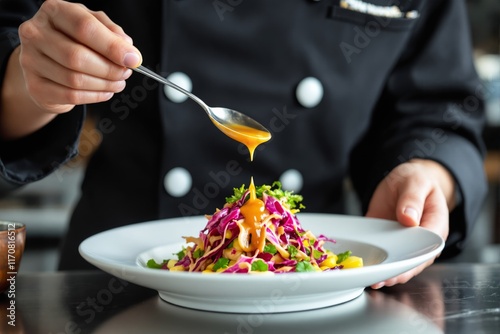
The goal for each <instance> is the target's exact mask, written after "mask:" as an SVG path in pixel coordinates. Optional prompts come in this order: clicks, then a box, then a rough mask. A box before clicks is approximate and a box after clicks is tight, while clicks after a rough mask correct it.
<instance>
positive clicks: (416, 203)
mask: <svg viewBox="0 0 500 334" xmlns="http://www.w3.org/2000/svg"><path fill="white" fill-rule="evenodd" d="M443 171H444V168H443V167H442V166H440V165H438V164H437V163H435V162H430V163H428V162H427V161H426V162H423V163H422V162H420V161H414V162H413V161H412V162H409V163H405V164H402V165H400V166H398V167H396V168H395V169H394V170H393V171H391V173H389V175H388V176H387V177H386V178H385V179H384V180H383V181H382V182H381V183H380V184H379V186H378V187H377V189H376V190H375V193H374V194H373V197H372V200H371V202H370V206H369V210H368V213H367V216H368V215H373V217H379V218H385V219H396V220H397V221H398V222H400V223H401V224H402V225H404V226H409V227H411V226H420V227H423V228H426V229H428V230H430V231H432V232H434V233H436V234H438V235H440V236H441V237H442V238H443V239H444V240H446V238H447V237H448V232H449V209H448V208H449V205H448V204H447V203H448V200H447V195H446V194H445V193H448V192H449V191H450V186H449V184H448V183H449V182H448V181H447V182H443V179H444V177H442V175H443ZM446 173H447V172H446ZM449 179H451V182H452V178H449ZM393 217H394V218H393ZM434 260H435V259H430V260H429V261H427V262H426V263H424V264H422V265H420V266H418V267H416V268H414V269H412V270H410V271H408V272H406V273H403V274H401V275H399V276H397V277H394V278H391V279H388V280H386V281H384V282H380V283H377V284H374V285H372V288H374V289H378V288H381V287H382V286H392V285H395V284H401V283H406V282H407V281H408V280H410V279H411V278H412V277H414V276H416V275H418V274H419V273H420V272H421V271H422V270H424V269H425V268H426V267H428V266H430V265H431V264H432V263H433V262H434Z"/></svg>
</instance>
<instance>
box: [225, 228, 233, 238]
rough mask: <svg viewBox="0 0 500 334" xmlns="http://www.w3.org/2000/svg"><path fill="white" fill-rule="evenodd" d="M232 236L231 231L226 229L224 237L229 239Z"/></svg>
mask: <svg viewBox="0 0 500 334" xmlns="http://www.w3.org/2000/svg"><path fill="white" fill-rule="evenodd" d="M232 237H233V233H232V232H231V231H229V230H227V231H226V239H231V238H232Z"/></svg>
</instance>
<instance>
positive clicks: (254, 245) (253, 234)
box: [238, 177, 269, 252]
mask: <svg viewBox="0 0 500 334" xmlns="http://www.w3.org/2000/svg"><path fill="white" fill-rule="evenodd" d="M248 189H249V190H250V198H249V199H248V200H247V201H246V202H245V204H243V206H242V207H241V208H240V212H241V214H242V216H243V218H244V219H243V223H239V224H238V226H239V228H240V234H239V236H238V242H239V243H240V246H241V248H242V249H243V250H244V251H245V252H252V251H255V250H259V252H263V251H264V246H265V241H266V225H265V224H262V223H261V222H262V220H263V219H264V218H265V217H266V216H267V215H269V212H268V211H267V210H266V206H265V204H264V202H263V201H262V200H260V199H258V198H257V196H256V194H255V185H254V183H253V177H252V178H251V179H250V186H249V187H248Z"/></svg>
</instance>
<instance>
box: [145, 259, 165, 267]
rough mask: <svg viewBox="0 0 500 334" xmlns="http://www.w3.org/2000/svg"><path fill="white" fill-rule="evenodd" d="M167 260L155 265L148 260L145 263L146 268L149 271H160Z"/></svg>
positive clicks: (153, 261) (151, 260)
mask: <svg viewBox="0 0 500 334" xmlns="http://www.w3.org/2000/svg"><path fill="white" fill-rule="evenodd" d="M167 262H168V260H163V262H162V263H157V262H156V261H155V260H153V259H150V260H148V262H147V263H146V266H147V267H148V268H151V269H161V268H162V267H163V265H164V264H165V263H167Z"/></svg>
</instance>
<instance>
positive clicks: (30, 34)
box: [18, 21, 37, 42]
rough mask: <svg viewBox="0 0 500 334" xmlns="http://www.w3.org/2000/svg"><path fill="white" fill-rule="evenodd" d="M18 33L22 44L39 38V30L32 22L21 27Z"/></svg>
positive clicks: (24, 23)
mask: <svg viewBox="0 0 500 334" xmlns="http://www.w3.org/2000/svg"><path fill="white" fill-rule="evenodd" d="M18 32H19V38H20V39H21V42H27V41H29V40H31V39H33V38H34V37H36V36H37V29H36V27H35V25H34V24H33V22H32V21H25V22H23V23H22V24H21V25H20V26H19V28H18Z"/></svg>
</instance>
